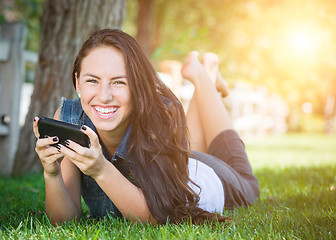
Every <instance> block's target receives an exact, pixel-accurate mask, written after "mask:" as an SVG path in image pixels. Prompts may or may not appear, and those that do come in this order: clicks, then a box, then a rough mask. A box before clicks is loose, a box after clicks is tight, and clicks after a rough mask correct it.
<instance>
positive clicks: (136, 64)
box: [33, 29, 259, 224]
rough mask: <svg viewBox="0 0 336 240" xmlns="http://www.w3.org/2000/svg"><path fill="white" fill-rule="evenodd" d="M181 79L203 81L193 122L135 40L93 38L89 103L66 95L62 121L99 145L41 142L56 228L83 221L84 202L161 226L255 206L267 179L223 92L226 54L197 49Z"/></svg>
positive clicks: (88, 52) (86, 74) (78, 67)
mask: <svg viewBox="0 0 336 240" xmlns="http://www.w3.org/2000/svg"><path fill="white" fill-rule="evenodd" d="M182 75H183V76H184V77H185V78H186V79H189V80H190V81H191V82H192V83H193V84H194V85H195V93H194V96H193V99H192V100H191V103H190V107H189V110H188V113H187V117H186V116H185V114H184V111H183V107H182V105H181V103H180V102H179V101H178V99H177V98H176V97H175V95H174V94H173V93H172V92H171V91H170V90H169V89H168V88H167V87H166V86H165V85H164V84H163V83H162V82H161V81H160V80H159V78H158V75H157V73H156V72H155V70H154V69H153V67H152V66H151V64H150V62H149V61H148V60H147V59H146V57H145V55H144V54H143V52H142V50H141V48H140V47H139V45H138V44H137V43H136V41H135V40H134V39H133V38H132V37H131V36H129V35H128V34H126V33H124V32H122V31H120V30H117V29H103V30H100V31H97V32H95V33H93V34H92V35H91V36H90V37H89V38H88V40H87V41H86V42H85V43H84V44H83V46H82V48H81V50H80V51H79V54H78V56H77V58H76V60H75V63H74V69H73V84H74V87H75V88H76V91H77V92H78V95H79V96H80V99H76V100H65V99H63V101H62V103H61V106H60V108H59V109H58V110H57V111H56V113H55V116H54V118H55V119H59V120H61V121H65V122H69V123H73V124H79V125H82V131H83V132H84V133H85V134H86V135H88V137H89V139H90V148H85V147H82V146H80V145H78V144H76V143H75V142H72V141H70V140H69V141H67V142H66V147H65V146H63V145H61V144H58V145H57V146H56V147H49V146H50V145H51V144H54V143H58V138H57V137H55V136H54V137H49V138H44V139H42V138H41V139H38V140H37V142H36V152H37V153H38V155H39V157H40V159H41V162H42V165H43V168H44V178H45V187H46V212H47V214H48V216H49V217H50V218H51V220H52V222H53V223H60V222H64V221H67V220H71V219H74V218H79V217H81V215H82V207H81V196H82V197H83V199H84V201H85V202H86V204H87V205H88V207H89V209H90V213H91V216H92V217H104V216H105V215H107V214H110V215H112V216H116V217H121V216H124V217H126V218H127V219H129V220H131V221H135V222H136V221H142V222H144V221H148V222H150V223H152V224H157V223H166V222H167V221H169V222H173V223H175V222H180V221H183V220H192V222H194V223H200V222H203V221H204V220H206V219H207V220H217V219H218V220H219V221H225V220H226V218H225V217H223V216H221V215H220V214H218V213H221V212H222V211H223V208H224V207H225V208H228V209H230V208H232V207H234V206H240V205H249V204H251V203H253V202H254V200H255V199H256V198H257V197H258V196H259V187H258V181H257V179H256V178H255V176H254V175H253V173H252V170H251V167H250V164H249V162H248V159H247V156H246V153H245V150H244V145H243V143H242V141H241V140H240V138H239V137H238V135H237V133H236V132H235V131H234V130H233V128H232V123H231V121H230V119H229V116H228V114H227V112H226V109H225V107H224V105H223V104H222V101H221V98H220V95H219V93H218V92H217V89H216V84H215V82H216V81H217V83H220V84H219V85H218V84H217V87H218V89H220V90H221V92H222V94H224V95H225V94H227V88H226V86H225V84H223V83H224V81H223V79H222V78H221V76H220V74H219V73H218V59H217V56H216V55H214V54H212V53H207V54H205V55H204V56H203V59H202V63H201V62H199V60H198V55H197V53H196V52H191V53H190V54H189V55H188V57H187V59H186V62H185V64H184V66H183V68H182ZM38 120H39V119H38V118H37V117H36V118H35V119H34V123H33V130H34V133H35V135H36V137H37V138H38V137H39V133H38V127H37V123H38ZM187 123H188V127H189V131H190V138H191V139H190V140H191V142H190V147H191V148H189V141H188V136H189V134H188V127H187ZM190 149H191V150H195V151H193V152H191V151H190ZM196 159H197V160H196Z"/></svg>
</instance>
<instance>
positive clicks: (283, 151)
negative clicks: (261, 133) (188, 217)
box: [0, 134, 336, 239]
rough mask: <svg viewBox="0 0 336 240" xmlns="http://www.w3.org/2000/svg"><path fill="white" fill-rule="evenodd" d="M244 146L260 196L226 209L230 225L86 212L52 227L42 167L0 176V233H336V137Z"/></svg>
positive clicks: (262, 235)
mask: <svg viewBox="0 0 336 240" xmlns="http://www.w3.org/2000/svg"><path fill="white" fill-rule="evenodd" d="M246 148H247V153H248V156H249V158H250V160H251V164H252V167H253V170H254V172H255V174H256V176H257V177H258V179H259V184H260V192H261V195H260V199H259V200H257V202H256V203H255V204H253V205H252V206H250V207H249V208H240V209H235V210H234V211H232V212H229V211H227V212H225V214H226V215H228V216H231V217H233V218H234V219H236V222H234V223H232V224H228V225H223V224H215V225H210V224H208V225H206V224H205V225H202V226H195V225H190V224H187V223H184V224H180V225H163V226H156V227H154V226H149V225H147V224H144V225H135V224H132V223H128V222H126V221H124V220H118V219H117V220H116V219H108V218H105V219H103V220H93V219H86V218H83V219H81V220H80V221H79V222H70V223H67V224H64V225H62V226H58V227H53V226H52V225H51V224H50V222H49V220H48V219H47V218H46V216H45V215H44V213H43V211H44V180H43V176H42V175H41V174H36V175H27V176H23V177H19V178H14V179H13V178H0V239H59V238H64V239H224V238H225V239H336V136H325V135H314V134H300V135H298V134H292V135H286V136H269V137H265V138H263V139H257V140H253V141H246ZM85 211H87V210H85Z"/></svg>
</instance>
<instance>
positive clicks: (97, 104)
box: [76, 46, 131, 132]
mask: <svg viewBox="0 0 336 240" xmlns="http://www.w3.org/2000/svg"><path fill="white" fill-rule="evenodd" d="M76 89H77V91H78V92H79V94H80V95H81V103H82V107H83V110H84V111H85V113H86V114H87V115H88V116H89V118H90V119H91V121H92V122H93V124H94V125H95V127H96V128H97V130H100V131H109V132H110V131H115V130H118V129H119V130H123V129H125V128H126V127H127V125H128V122H129V115H130V112H131V94H130V90H129V86H128V81H127V77H126V69H125V62H124V58H123V56H122V54H121V52H120V51H119V50H117V49H115V48H112V47H105V46H102V47H97V48H94V49H92V50H91V51H90V52H89V54H88V55H87V56H86V57H85V58H83V60H82V63H81V71H80V73H79V76H78V74H77V76H76Z"/></svg>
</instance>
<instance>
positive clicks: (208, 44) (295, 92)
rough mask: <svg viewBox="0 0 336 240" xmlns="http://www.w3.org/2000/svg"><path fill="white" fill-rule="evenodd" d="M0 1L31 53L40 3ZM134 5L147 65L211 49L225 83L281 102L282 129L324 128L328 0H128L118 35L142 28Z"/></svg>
mask: <svg viewBox="0 0 336 240" xmlns="http://www.w3.org/2000/svg"><path fill="white" fill-rule="evenodd" d="M1 2H2V4H1V7H2V11H1V13H0V22H4V20H5V17H4V13H3V12H4V9H5V8H7V9H9V10H11V11H16V12H17V16H18V18H19V19H21V20H23V21H25V22H26V24H27V26H28V29H29V34H28V39H27V48H28V49H29V50H33V51H38V45H39V30H40V25H39V18H40V15H41V9H42V2H43V0H12V1H10V0H1ZM5 2H7V4H4V3H5ZM10 2H11V3H10ZM8 3H10V4H8ZM140 5H142V6H143V7H144V8H145V9H148V13H147V14H149V15H148V16H150V18H149V23H148V24H149V29H150V31H149V32H148V34H147V35H148V36H147V38H146V39H147V40H148V41H147V42H146V44H148V45H149V46H150V48H149V49H150V52H149V55H150V56H151V60H152V62H153V64H154V66H158V63H159V62H160V61H161V60H164V59H174V60H179V61H183V59H184V58H185V56H186V54H187V53H188V52H189V51H191V50H195V49H196V50H198V51H199V52H200V53H201V54H202V53H204V52H205V51H213V52H216V53H217V54H218V55H219V58H220V67H221V72H222V75H223V76H224V77H225V78H226V79H227V81H228V83H229V85H230V86H234V84H235V83H236V82H237V81H245V82H249V83H250V84H251V85H252V86H258V85H263V86H266V87H267V89H268V91H269V92H271V93H276V94H279V95H280V96H281V97H282V98H283V100H284V101H285V102H286V103H287V105H288V107H289V109H290V115H289V118H292V119H299V122H300V123H301V124H300V125H298V126H296V125H295V124H292V125H289V127H290V130H293V131H299V130H306V131H309V130H312V131H324V130H325V129H324V128H325V117H326V107H327V104H328V98H330V96H331V98H333V99H334V101H335V89H336V80H335V79H336V72H335V65H336V51H335V50H336V49H335V44H334V43H335V42H336V29H335V25H336V2H335V1H334V0H323V1H320V0H278V1H274V0H234V1H232V0H207V1H194V0H169V1H166V0H128V1H127V6H126V8H127V9H126V14H127V17H126V20H125V22H124V27H123V30H124V31H126V32H128V33H129V34H131V35H132V36H134V37H136V35H137V33H138V31H140V32H141V31H142V29H141V26H139V21H138V19H137V16H138V9H139V7H140ZM332 111H335V110H332ZM333 114H334V113H333ZM334 115H335V114H334ZM334 115H333V119H335V116H334ZM290 122H291V121H290V120H289V123H290ZM293 122H298V121H293Z"/></svg>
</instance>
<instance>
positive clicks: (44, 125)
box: [38, 117, 90, 148]
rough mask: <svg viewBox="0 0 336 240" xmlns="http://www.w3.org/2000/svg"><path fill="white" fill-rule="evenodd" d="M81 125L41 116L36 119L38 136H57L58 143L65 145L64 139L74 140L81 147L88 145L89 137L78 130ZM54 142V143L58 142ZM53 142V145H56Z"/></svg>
mask: <svg viewBox="0 0 336 240" xmlns="http://www.w3.org/2000/svg"><path fill="white" fill-rule="evenodd" d="M80 128H81V126H79V125H74V124H70V123H66V122H61V121H57V120H55V119H51V118H46V117H41V118H40V120H39V121H38V130H39V133H40V138H46V137H53V136H57V137H58V139H59V142H58V143H60V144H62V145H65V144H64V142H65V141H66V140H68V139H69V140H71V141H74V142H76V143H78V144H80V145H82V146H83V147H87V148H88V147H89V144H90V140H89V137H88V136H87V135H86V134H85V133H83V132H82V131H81V130H80ZM58 143H56V144H58ZM56 144H53V145H56Z"/></svg>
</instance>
